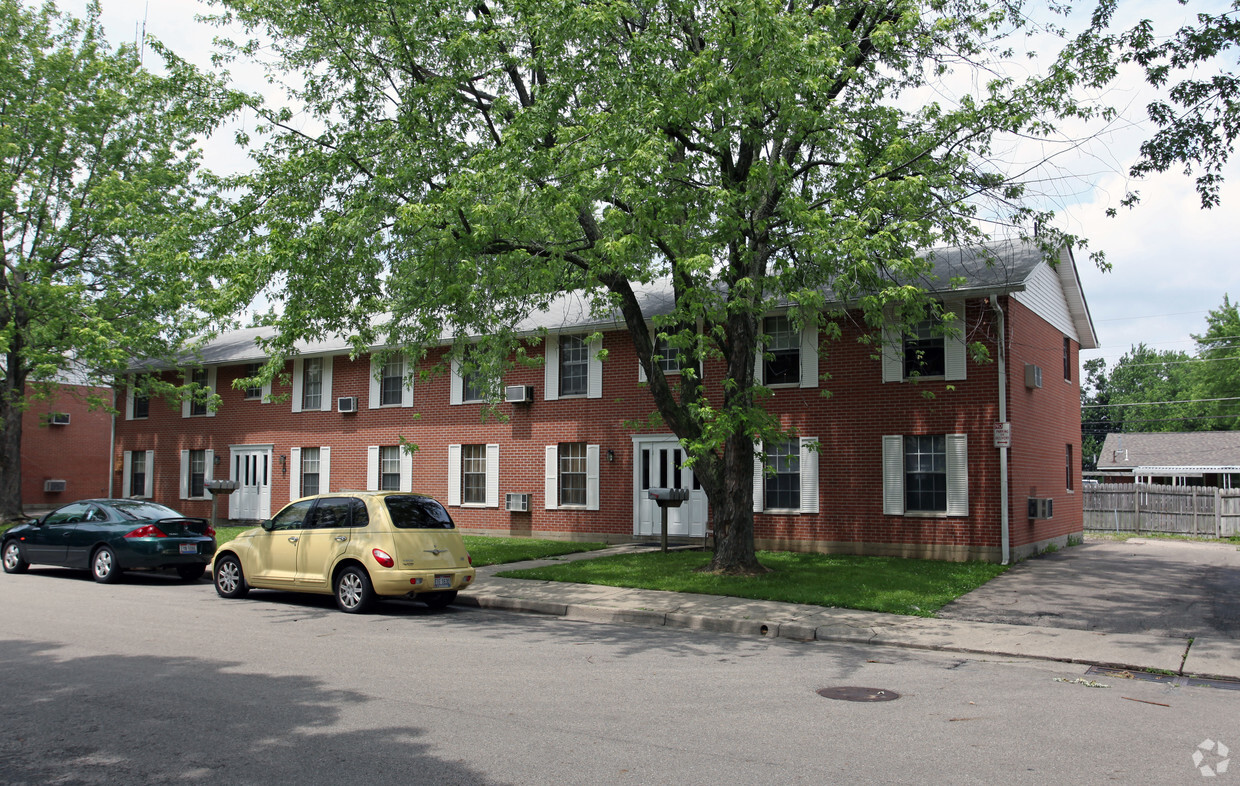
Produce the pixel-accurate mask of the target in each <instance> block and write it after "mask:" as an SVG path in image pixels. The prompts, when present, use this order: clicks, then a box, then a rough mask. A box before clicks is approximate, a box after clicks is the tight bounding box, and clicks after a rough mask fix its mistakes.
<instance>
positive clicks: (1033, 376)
mask: <svg viewBox="0 0 1240 786" xmlns="http://www.w3.org/2000/svg"><path fill="white" fill-rule="evenodd" d="M1025 387H1027V388H1030V389H1033V388H1040V387H1042V367H1041V366H1035V365H1034V364H1032V363H1026V364H1025Z"/></svg>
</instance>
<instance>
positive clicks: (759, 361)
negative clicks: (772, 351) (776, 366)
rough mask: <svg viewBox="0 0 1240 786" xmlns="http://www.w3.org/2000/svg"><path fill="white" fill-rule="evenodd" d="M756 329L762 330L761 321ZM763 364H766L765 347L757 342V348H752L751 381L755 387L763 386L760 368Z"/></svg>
mask: <svg viewBox="0 0 1240 786" xmlns="http://www.w3.org/2000/svg"><path fill="white" fill-rule="evenodd" d="M758 329H759V330H761V329H762V320H761V319H759V320H758ZM765 364H766V347H765V344H764V343H763V342H761V341H759V342H758V343H757V346H755V347H754V356H753V381H754V384H755V385H761V384H764V379H763V376H762V368H763V366H764V365H765Z"/></svg>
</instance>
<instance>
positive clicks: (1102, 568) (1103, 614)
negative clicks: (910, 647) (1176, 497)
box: [938, 538, 1240, 641]
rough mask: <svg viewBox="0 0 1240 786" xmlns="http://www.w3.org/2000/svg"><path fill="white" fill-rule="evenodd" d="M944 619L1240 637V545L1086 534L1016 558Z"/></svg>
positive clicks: (960, 600)
mask: <svg viewBox="0 0 1240 786" xmlns="http://www.w3.org/2000/svg"><path fill="white" fill-rule="evenodd" d="M938 616H939V617H940V618H942V619H956V620H971V621H975V622H992V623H1007V624H1015V625H1034V626H1040V627H1048V628H1068V629H1075V630H1088V631H1094V632H1097V633H1141V634H1146V635H1154V636H1166V637H1169V638H1181V639H1189V638H1208V639H1232V640H1237V641H1240V548H1237V547H1236V546H1235V545H1233V544H1226V543H1201V542H1190V541H1178V540H1162V539H1154V538H1130V539H1129V540H1126V541H1112V540H1102V539H1097V540H1095V539H1087V540H1086V542H1085V543H1084V544H1083V545H1080V546H1073V547H1071V548H1066V549H1063V550H1061V551H1058V552H1055V553H1054V554H1045V555H1042V556H1040V557H1034V558H1032V559H1029V560H1026V561H1025V562H1022V563H1020V564H1018V565H1015V566H1014V567H1012V568H1011V569H1010V570H1008V571H1007V572H1006V573H1004V574H1003V575H1002V576H999V577H997V578H995V579H994V580H992V581H990V582H989V583H987V584H986V585H984V586H982V587H980V588H979V589H977V590H974V591H973V592H970V593H969V594H968V595H965V596H963V597H961V598H958V599H957V600H956V601H954V602H953V603H950V604H948V605H947V606H945V607H944V608H943V609H941V610H940V611H939V614H938Z"/></svg>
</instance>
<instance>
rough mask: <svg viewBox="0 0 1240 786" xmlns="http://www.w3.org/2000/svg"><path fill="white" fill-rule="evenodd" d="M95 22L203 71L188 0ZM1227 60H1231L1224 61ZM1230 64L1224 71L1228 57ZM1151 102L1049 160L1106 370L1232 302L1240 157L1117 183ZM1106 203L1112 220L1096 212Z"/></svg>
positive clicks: (209, 32) (246, 80) (1133, 81)
mask: <svg viewBox="0 0 1240 786" xmlns="http://www.w3.org/2000/svg"><path fill="white" fill-rule="evenodd" d="M100 3H101V7H102V11H103V17H102V21H103V25H104V28H105V30H106V31H107V32H108V35H109V37H110V38H111V39H112V40H113V41H116V42H121V41H127V42H133V41H134V40H136V38H137V37H138V33H139V31H140V30H141V29H142V27H143V25H144V26H145V30H146V32H147V33H148V34H149V35H152V36H154V37H156V38H158V39H160V40H161V41H163V42H164V43H165V44H167V45H168V46H169V47H170V48H171V49H172V50H173V51H174V52H176V53H178V54H179V55H181V56H182V57H185V58H186V59H188V60H190V61H192V62H195V63H199V64H203V65H205V64H208V63H209V60H210V55H211V51H212V47H211V39H212V37H213V36H215V35H217V34H218V31H217V30H216V29H214V28H211V27H208V26H206V25H203V24H200V23H198V22H196V21H195V20H194V16H195V14H201V13H207V12H209V8H208V7H207V6H206V5H205V4H204V3H202V2H199V0H155V1H154V2H149V1H148V0H100ZM57 5H58V7H59V8H60V9H61V10H63V11H66V12H68V13H72V14H75V15H82V14H83V12H84V9H85V5H86V3H85V0H62V1H61V2H59V3H57ZM1223 5H1225V4H1224V3H1219V2H1200V0H1195V1H1194V2H1193V3H1190V4H1189V5H1188V7H1187V12H1188V13H1189V14H1191V13H1192V12H1194V11H1195V10H1197V9H1198V8H1199V7H1200V8H1202V9H1218V8H1220V7H1222V6H1223ZM1120 6H1121V10H1120V13H1121V14H1123V15H1124V16H1123V19H1121V20H1120V21H1121V22H1127V21H1131V20H1135V19H1138V18H1146V17H1148V18H1151V19H1153V20H1154V21H1155V22H1156V25H1157V28H1156V29H1161V30H1172V29H1175V27H1177V26H1178V25H1180V24H1182V23H1183V22H1184V21H1185V19H1186V18H1188V16H1187V14H1186V10H1185V8H1184V7H1181V6H1180V4H1178V3H1173V2H1168V0H1152V1H1151V2H1142V1H1140V0H1125V2H1124V3H1121V4H1120ZM1233 57H1234V55H1233ZM1231 65H1232V68H1233V69H1234V68H1235V63H1234V62H1233V63H1232V64H1231ZM230 70H231V72H232V76H233V78H234V84H235V85H236V86H237V87H240V88H242V89H244V90H247V91H252V92H263V91H265V90H266V84H265V82H264V80H263V78H262V77H261V75H259V74H258V73H257V72H256V71H254V70H247V69H245V68H244V67H242V66H241V65H240V64H233V66H231V68H230ZM1150 97H1151V93H1150V92H1149V91H1148V89H1146V88H1144V87H1143V85H1142V84H1141V82H1140V79H1139V78H1138V77H1137V76H1136V75H1135V74H1134V75H1132V76H1131V78H1129V79H1126V80H1122V81H1121V82H1120V83H1118V84H1117V85H1116V86H1115V87H1114V89H1113V90H1112V91H1110V92H1109V94H1108V96H1107V98H1108V99H1109V100H1111V101H1113V102H1115V103H1119V104H1123V105H1127V106H1128V107H1129V109H1128V111H1127V112H1126V114H1127V116H1128V118H1129V120H1131V121H1133V122H1131V123H1121V124H1117V126H1116V128H1115V130H1114V131H1113V132H1112V133H1109V134H1107V135H1106V136H1103V137H1100V138H1098V139H1096V140H1095V141H1094V142H1092V143H1091V144H1089V145H1086V146H1084V147H1082V148H1081V149H1080V150H1079V151H1077V152H1075V153H1074V154H1072V155H1070V156H1064V157H1062V158H1059V159H1057V166H1058V167H1059V171H1060V172H1061V173H1063V174H1064V175H1066V177H1065V178H1064V180H1063V182H1062V184H1060V185H1059V186H1058V187H1057V188H1056V190H1057V196H1056V200H1055V201H1056V203H1057V204H1056V209H1057V212H1058V214H1059V216H1058V221H1059V228H1060V229H1062V230H1063V231H1065V232H1068V233H1070V234H1074V235H1077V236H1080V237H1082V238H1086V239H1087V240H1088V244H1089V247H1088V250H1086V251H1078V252H1077V253H1076V260H1077V267H1078V270H1079V274H1080V278H1081V284H1082V287H1083V289H1084V292H1085V299H1086V302H1087V303H1088V305H1089V310H1090V314H1091V316H1092V317H1093V322H1094V328H1095V332H1096V334H1097V336H1098V340H1099V343H1100V345H1101V346H1100V347H1099V348H1098V349H1096V350H1085V351H1082V353H1081V361H1082V363H1084V362H1085V361H1087V360H1090V359H1092V358H1096V357H1102V358H1105V359H1106V361H1107V364H1108V366H1113V365H1114V363H1115V361H1117V360H1118V359H1119V358H1120V357H1121V356H1122V355H1124V353H1126V352H1128V351H1129V349H1130V348H1131V347H1133V346H1134V345H1136V344H1138V343H1144V344H1146V345H1148V346H1150V347H1151V348H1153V349H1156V350H1163V351H1183V352H1189V353H1191V352H1193V351H1194V349H1195V344H1194V342H1193V340H1192V335H1193V334H1200V333H1203V332H1205V330H1206V327H1207V323H1206V318H1207V315H1208V312H1209V311H1210V310H1212V309H1216V308H1217V307H1218V306H1219V305H1221V304H1222V302H1223V296H1224V294H1227V295H1230V297H1231V298H1232V300H1233V301H1234V300H1236V299H1240V259H1238V257H1240V251H1238V249H1240V220H1238V219H1237V216H1240V157H1237V160H1236V161H1235V162H1234V163H1233V164H1232V165H1231V166H1229V167H1228V169H1227V170H1226V171H1225V173H1224V176H1225V177H1226V183H1225V185H1224V188H1223V190H1222V204H1221V206H1220V207H1216V208H1214V209H1212V210H1202V208H1201V203H1200V200H1199V198H1198V196H1197V193H1196V191H1195V190H1194V186H1193V178H1192V177H1189V176H1185V175H1184V174H1183V173H1182V172H1180V171H1172V172H1168V173H1164V174H1161V175H1155V176H1151V177H1149V178H1146V179H1144V180H1142V181H1140V182H1136V183H1134V182H1132V181H1130V180H1128V179H1127V178H1126V177H1125V176H1124V174H1123V173H1124V172H1125V171H1126V169H1127V167H1128V165H1130V164H1131V163H1132V161H1133V160H1134V159H1135V156H1136V152H1137V146H1138V145H1139V143H1140V140H1141V139H1142V138H1143V136H1145V135H1148V131H1149V129H1148V128H1147V127H1145V126H1143V125H1142V124H1141V123H1140V120H1141V118H1142V107H1143V106H1144V105H1145V103H1146V101H1148V99H1149V98H1150ZM228 137H229V135H228V134H220V135H217V138H215V139H212V140H209V141H208V142H207V143H206V145H205V156H206V163H207V165H208V167H210V168H213V169H217V170H220V171H227V170H229V169H235V168H239V167H241V166H243V165H244V157H243V156H242V155H241V154H240V153H239V152H238V151H237V150H236V149H235V147H234V146H233V145H232V143H231V141H230V139H229V138H228ZM1132 188H1135V189H1137V190H1138V191H1140V193H1141V202H1140V204H1138V205H1137V206H1136V207H1135V208H1133V209H1126V208H1123V207H1120V205H1119V201H1120V200H1121V199H1122V198H1123V196H1124V194H1125V193H1126V192H1127V191H1128V190H1130V189H1132ZM1109 208H1116V209H1117V210H1118V215H1117V216H1116V217H1114V218H1109V217H1108V216H1107V210H1108V209H1109ZM1092 251H1103V252H1105V254H1106V257H1107V261H1108V262H1109V263H1110V264H1111V266H1112V269H1111V270H1110V271H1109V272H1105V273H1104V272H1102V271H1100V270H1098V269H1097V268H1096V267H1095V266H1094V265H1093V264H1092V263H1091V261H1090V259H1089V252H1092Z"/></svg>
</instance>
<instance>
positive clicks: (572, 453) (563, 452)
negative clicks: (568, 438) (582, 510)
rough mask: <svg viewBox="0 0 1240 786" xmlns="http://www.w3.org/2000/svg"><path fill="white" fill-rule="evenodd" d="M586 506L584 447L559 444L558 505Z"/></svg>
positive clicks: (575, 444)
mask: <svg viewBox="0 0 1240 786" xmlns="http://www.w3.org/2000/svg"><path fill="white" fill-rule="evenodd" d="M585 504H586V446H585V443H584V442H563V443H560V505H561V506H567V505H581V506H584V505H585Z"/></svg>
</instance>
